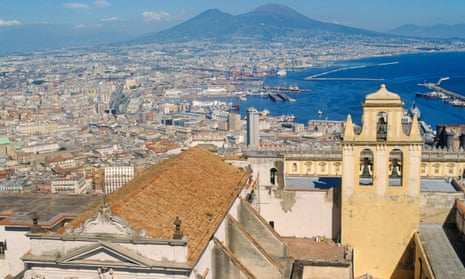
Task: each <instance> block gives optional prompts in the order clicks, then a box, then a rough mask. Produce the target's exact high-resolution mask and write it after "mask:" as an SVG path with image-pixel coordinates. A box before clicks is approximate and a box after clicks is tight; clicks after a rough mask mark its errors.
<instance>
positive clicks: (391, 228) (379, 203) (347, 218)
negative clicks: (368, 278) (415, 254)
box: [342, 194, 420, 278]
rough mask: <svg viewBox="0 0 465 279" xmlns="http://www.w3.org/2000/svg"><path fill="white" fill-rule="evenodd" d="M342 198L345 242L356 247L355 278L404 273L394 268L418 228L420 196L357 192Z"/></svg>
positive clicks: (380, 276) (383, 276) (385, 276)
mask: <svg viewBox="0 0 465 279" xmlns="http://www.w3.org/2000/svg"><path fill="white" fill-rule="evenodd" d="M342 201H343V202H342V242H343V243H348V244H350V246H351V247H352V248H353V249H354V275H355V277H357V276H360V275H363V274H366V273H369V274H370V275H372V276H374V277H376V278H391V276H392V275H393V274H394V273H396V274H402V272H401V271H398V272H396V270H395V269H396V266H397V264H398V263H399V261H400V260H401V258H402V255H403V254H404V253H405V250H406V248H407V246H408V244H409V242H410V240H411V239H412V236H413V234H414V233H415V232H416V231H417V230H418V225H419V218H418V215H419V208H420V202H419V200H418V198H414V197H409V196H378V195H375V194H358V195H351V196H347V195H344V196H343V199H342ZM407 273H408V271H407ZM404 274H405V273H404ZM392 278H395V277H392ZM399 278H401V277H399Z"/></svg>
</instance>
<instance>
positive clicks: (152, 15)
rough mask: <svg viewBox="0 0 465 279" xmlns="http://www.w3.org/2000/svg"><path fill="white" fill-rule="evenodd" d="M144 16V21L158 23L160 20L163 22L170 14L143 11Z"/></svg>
mask: <svg viewBox="0 0 465 279" xmlns="http://www.w3.org/2000/svg"><path fill="white" fill-rule="evenodd" d="M142 15H143V16H144V19H145V21H160V20H165V19H168V18H169V16H170V14H169V13H167V12H164V11H161V12H150V11H145V12H143V13H142Z"/></svg>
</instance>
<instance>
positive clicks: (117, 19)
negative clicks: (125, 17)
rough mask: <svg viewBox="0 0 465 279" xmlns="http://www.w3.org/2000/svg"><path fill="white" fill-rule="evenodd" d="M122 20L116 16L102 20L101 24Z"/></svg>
mask: <svg viewBox="0 0 465 279" xmlns="http://www.w3.org/2000/svg"><path fill="white" fill-rule="evenodd" d="M120 20H121V19H120V18H119V17H116V16H113V17H108V18H102V19H100V21H101V22H112V21H120Z"/></svg>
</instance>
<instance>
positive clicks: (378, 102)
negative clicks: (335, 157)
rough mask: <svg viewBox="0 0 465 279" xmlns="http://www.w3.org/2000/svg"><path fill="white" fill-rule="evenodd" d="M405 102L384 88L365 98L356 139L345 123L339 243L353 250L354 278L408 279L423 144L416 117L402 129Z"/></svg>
mask: <svg viewBox="0 0 465 279" xmlns="http://www.w3.org/2000/svg"><path fill="white" fill-rule="evenodd" d="M402 113H403V112H402V101H401V99H400V97H399V96H398V95H397V94H394V93H392V92H389V91H388V90H387V89H386V87H385V86H384V85H382V86H381V87H380V89H379V90H378V91H376V92H374V93H372V94H369V95H367V96H366V98H365V101H364V103H363V123H362V128H361V131H360V133H359V134H355V132H354V127H353V124H352V120H351V117H350V115H349V116H348V118H347V122H346V129H345V132H344V141H343V151H342V157H343V158H342V168H343V170H342V171H343V174H342V213H341V216H342V217H341V242H342V244H343V245H349V246H350V247H352V248H353V253H354V254H353V259H354V275H355V276H356V277H357V276H361V275H363V274H370V275H371V276H374V277H376V278H406V277H410V276H412V275H413V268H412V266H411V264H410V263H408V262H404V260H403V259H404V258H408V257H406V256H405V255H406V254H409V253H412V251H409V249H411V248H409V246H410V245H409V244H410V243H411V240H412V237H413V236H414V233H415V232H416V231H417V230H418V226H419V220H420V218H419V210H420V199H419V196H420V171H419V170H420V166H421V156H422V146H423V139H422V138H421V135H420V132H419V127H418V121H417V119H416V118H414V120H413V122H412V125H411V128H410V131H408V132H407V133H405V132H404V130H403V127H402Z"/></svg>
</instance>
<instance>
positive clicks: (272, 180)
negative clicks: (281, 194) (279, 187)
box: [270, 168, 278, 185]
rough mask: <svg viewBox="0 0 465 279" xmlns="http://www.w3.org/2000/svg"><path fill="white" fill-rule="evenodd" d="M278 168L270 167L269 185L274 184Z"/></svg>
mask: <svg viewBox="0 0 465 279" xmlns="http://www.w3.org/2000/svg"><path fill="white" fill-rule="evenodd" d="M277 175H278V170H277V169H276V168H272V169H270V183H271V185H275V184H276V182H277V179H278V177H277Z"/></svg>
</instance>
